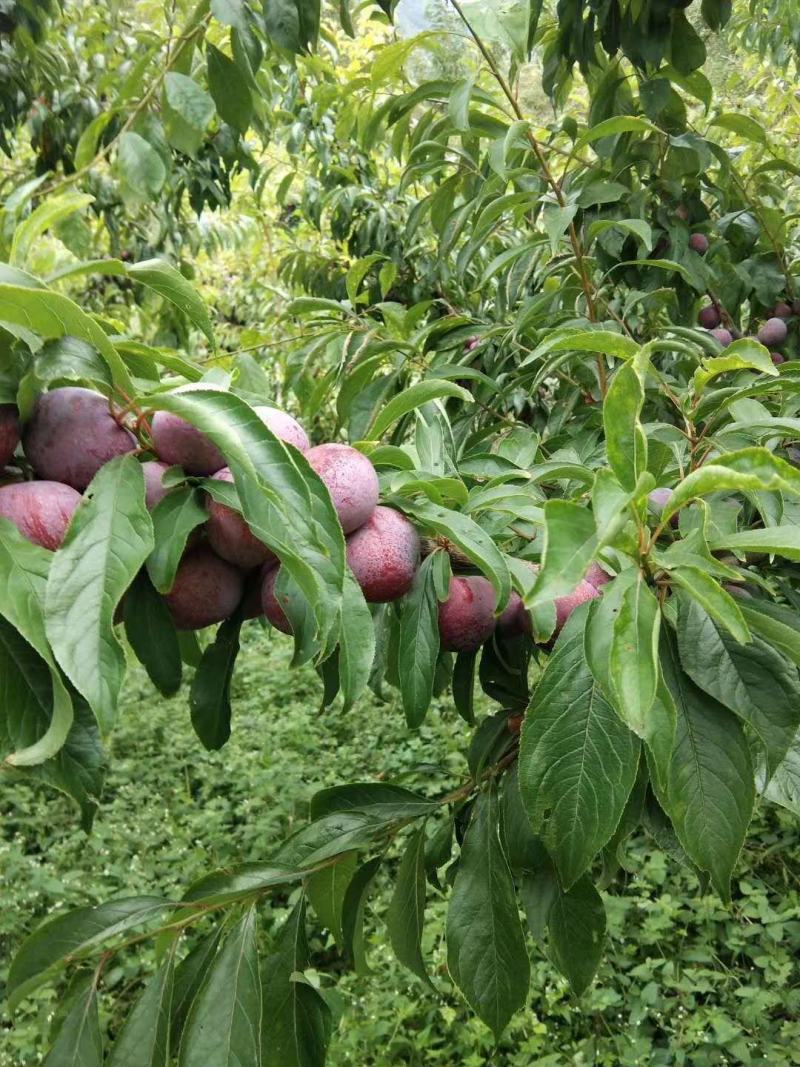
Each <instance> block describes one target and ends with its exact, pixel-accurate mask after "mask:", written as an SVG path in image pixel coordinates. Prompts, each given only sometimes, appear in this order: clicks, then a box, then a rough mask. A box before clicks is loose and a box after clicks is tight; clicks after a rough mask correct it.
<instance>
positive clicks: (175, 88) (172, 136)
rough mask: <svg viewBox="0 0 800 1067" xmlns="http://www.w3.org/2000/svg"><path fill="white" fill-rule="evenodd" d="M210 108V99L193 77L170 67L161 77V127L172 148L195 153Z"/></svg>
mask: <svg viewBox="0 0 800 1067" xmlns="http://www.w3.org/2000/svg"><path fill="white" fill-rule="evenodd" d="M214 111H215V108H214V101H213V100H212V99H211V97H210V96H209V95H208V93H207V92H206V91H205V90H204V89H201V88H200V86H199V85H198V84H197V82H196V81H195V80H194V79H193V78H190V77H188V75H186V74H178V73H177V72H176V71H174V70H171V71H169V72H168V73H167V74H166V75H165V76H164V110H163V114H164V128H165V130H166V134H167V140H168V141H169V143H170V145H171V146H172V147H173V148H176V149H177V150H178V151H179V152H185V153H186V155H187V156H193V155H195V153H196V152H197V150H198V148H199V147H200V145H201V144H202V143H203V137H204V136H205V132H206V129H207V128H208V124H209V123H210V122H211V119H212V118H213V117H214Z"/></svg>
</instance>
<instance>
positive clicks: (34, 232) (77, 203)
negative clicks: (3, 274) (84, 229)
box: [10, 192, 94, 267]
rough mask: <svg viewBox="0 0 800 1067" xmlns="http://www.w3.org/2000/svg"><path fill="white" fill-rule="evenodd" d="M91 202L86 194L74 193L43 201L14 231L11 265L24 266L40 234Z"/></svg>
mask: <svg viewBox="0 0 800 1067" xmlns="http://www.w3.org/2000/svg"><path fill="white" fill-rule="evenodd" d="M93 200H94V197H93V196H91V195H90V194H88V193H75V192H66V193H62V194H61V195H60V196H49V197H47V198H46V199H45V200H43V201H42V203H41V204H39V206H38V207H37V208H35V209H34V210H33V211H32V212H31V213H30V215H29V216H28V217H27V218H26V219H25V221H24V222H21V223H20V224H19V226H17V228H16V230H15V231H14V237H13V239H12V241H11V257H10V258H11V262H12V264H15V265H16V266H20V267H21V266H24V265H25V263H26V262H27V260H28V254H29V252H30V250H31V248H32V247H33V245H34V244H35V242H36V241H37V240H38V239H39V238H40V237H41V236H42V234H44V233H46V232H47V231H48V230H52V229H53V227H54V226H56V225H57V224H58V223H59V222H62V221H63V220H64V219H67V218H69V217H70V215H74V214H75V213H76V212H77V211H80V210H82V208H85V207H86V205H87V204H91V203H92V201H93Z"/></svg>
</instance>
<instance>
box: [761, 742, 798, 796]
mask: <svg viewBox="0 0 800 1067" xmlns="http://www.w3.org/2000/svg"><path fill="white" fill-rule="evenodd" d="M761 791H762V793H763V794H764V796H765V797H766V798H767V800H771V801H772V803H773V804H780V805H781V807H783V808H788V810H789V811H792V812H794V814H795V815H800V734H797V735H796V736H795V739H794V741H793V743H792V746H791V748H790V749H789V751H788V752H787V753H786V755H785V756H784V758H783V760H782V761H781V763H779V764H778V766H777V767H776V769H775V772H774V773H773V775H772V777H771V778H770V779H769V780H768V781H767V782H762V788H761Z"/></svg>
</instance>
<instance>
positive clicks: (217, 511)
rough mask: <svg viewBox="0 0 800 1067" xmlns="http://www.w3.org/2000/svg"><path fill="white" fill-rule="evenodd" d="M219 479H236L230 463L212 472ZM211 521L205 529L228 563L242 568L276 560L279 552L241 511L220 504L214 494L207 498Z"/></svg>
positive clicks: (212, 545)
mask: <svg viewBox="0 0 800 1067" xmlns="http://www.w3.org/2000/svg"><path fill="white" fill-rule="evenodd" d="M213 477H214V478H215V479H217V480H218V481H220V482H233V475H232V474H231V472H230V470H229V469H228V467H223V468H222V470H221V471H217V473H216V474H214V475H213ZM206 508H207V510H208V522H207V523H206V533H207V535H208V540H209V543H210V545H211V547H212V548H213V549H214V551H215V552H216V553H217V555H218V556H221V557H222V559H226V560H227V561H228V562H229V563H233V564H234V565H235V566H237V567H241V568H242V570H246V571H247V570H251V569H252V568H253V567H260V566H261V565H262V564H264V563H275V562H276V561H277V558H278V557H277V556H276V555H275V554H274V552H271V551H270V550H269V549H268V548H267V546H266V545H265V544H264V543H263V542H262V541H259V539H258V538H257V537H256V536H255V534H254V533H253V532H252V531H251V529H250V527H249V526H248V525H247V523H246V522H245V520H244V519H243V518H242V516H241V515H240V514H239V512H238V511H234V509H233V508H229V507H228V506H227V505H226V504H220V503H219V501H217V500H214V499H213V498H212V497H209V498H208V501H207V502H206Z"/></svg>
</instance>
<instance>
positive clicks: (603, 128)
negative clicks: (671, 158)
mask: <svg viewBox="0 0 800 1067" xmlns="http://www.w3.org/2000/svg"><path fill="white" fill-rule="evenodd" d="M658 132H659V130H658V127H656V126H654V125H653V124H652V123H651V122H648V121H647V119H640V118H635V117H634V116H633V115H616V116H615V117H614V118H611V119H605V121H603V122H598V123H597V125H596V126H592V128H591V129H590V130H586V131H585V132H584V133H582V134H581V136H580V137H579V138H578V140H577V142H576V143H575V149H574V151H575V152H579V151H580V150H581V148H583V147H584V146H585V145H587V144H592V142H594V141H599V140H600V138H601V137H614V136H616V134H618V133H640V134H645V133H658Z"/></svg>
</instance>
